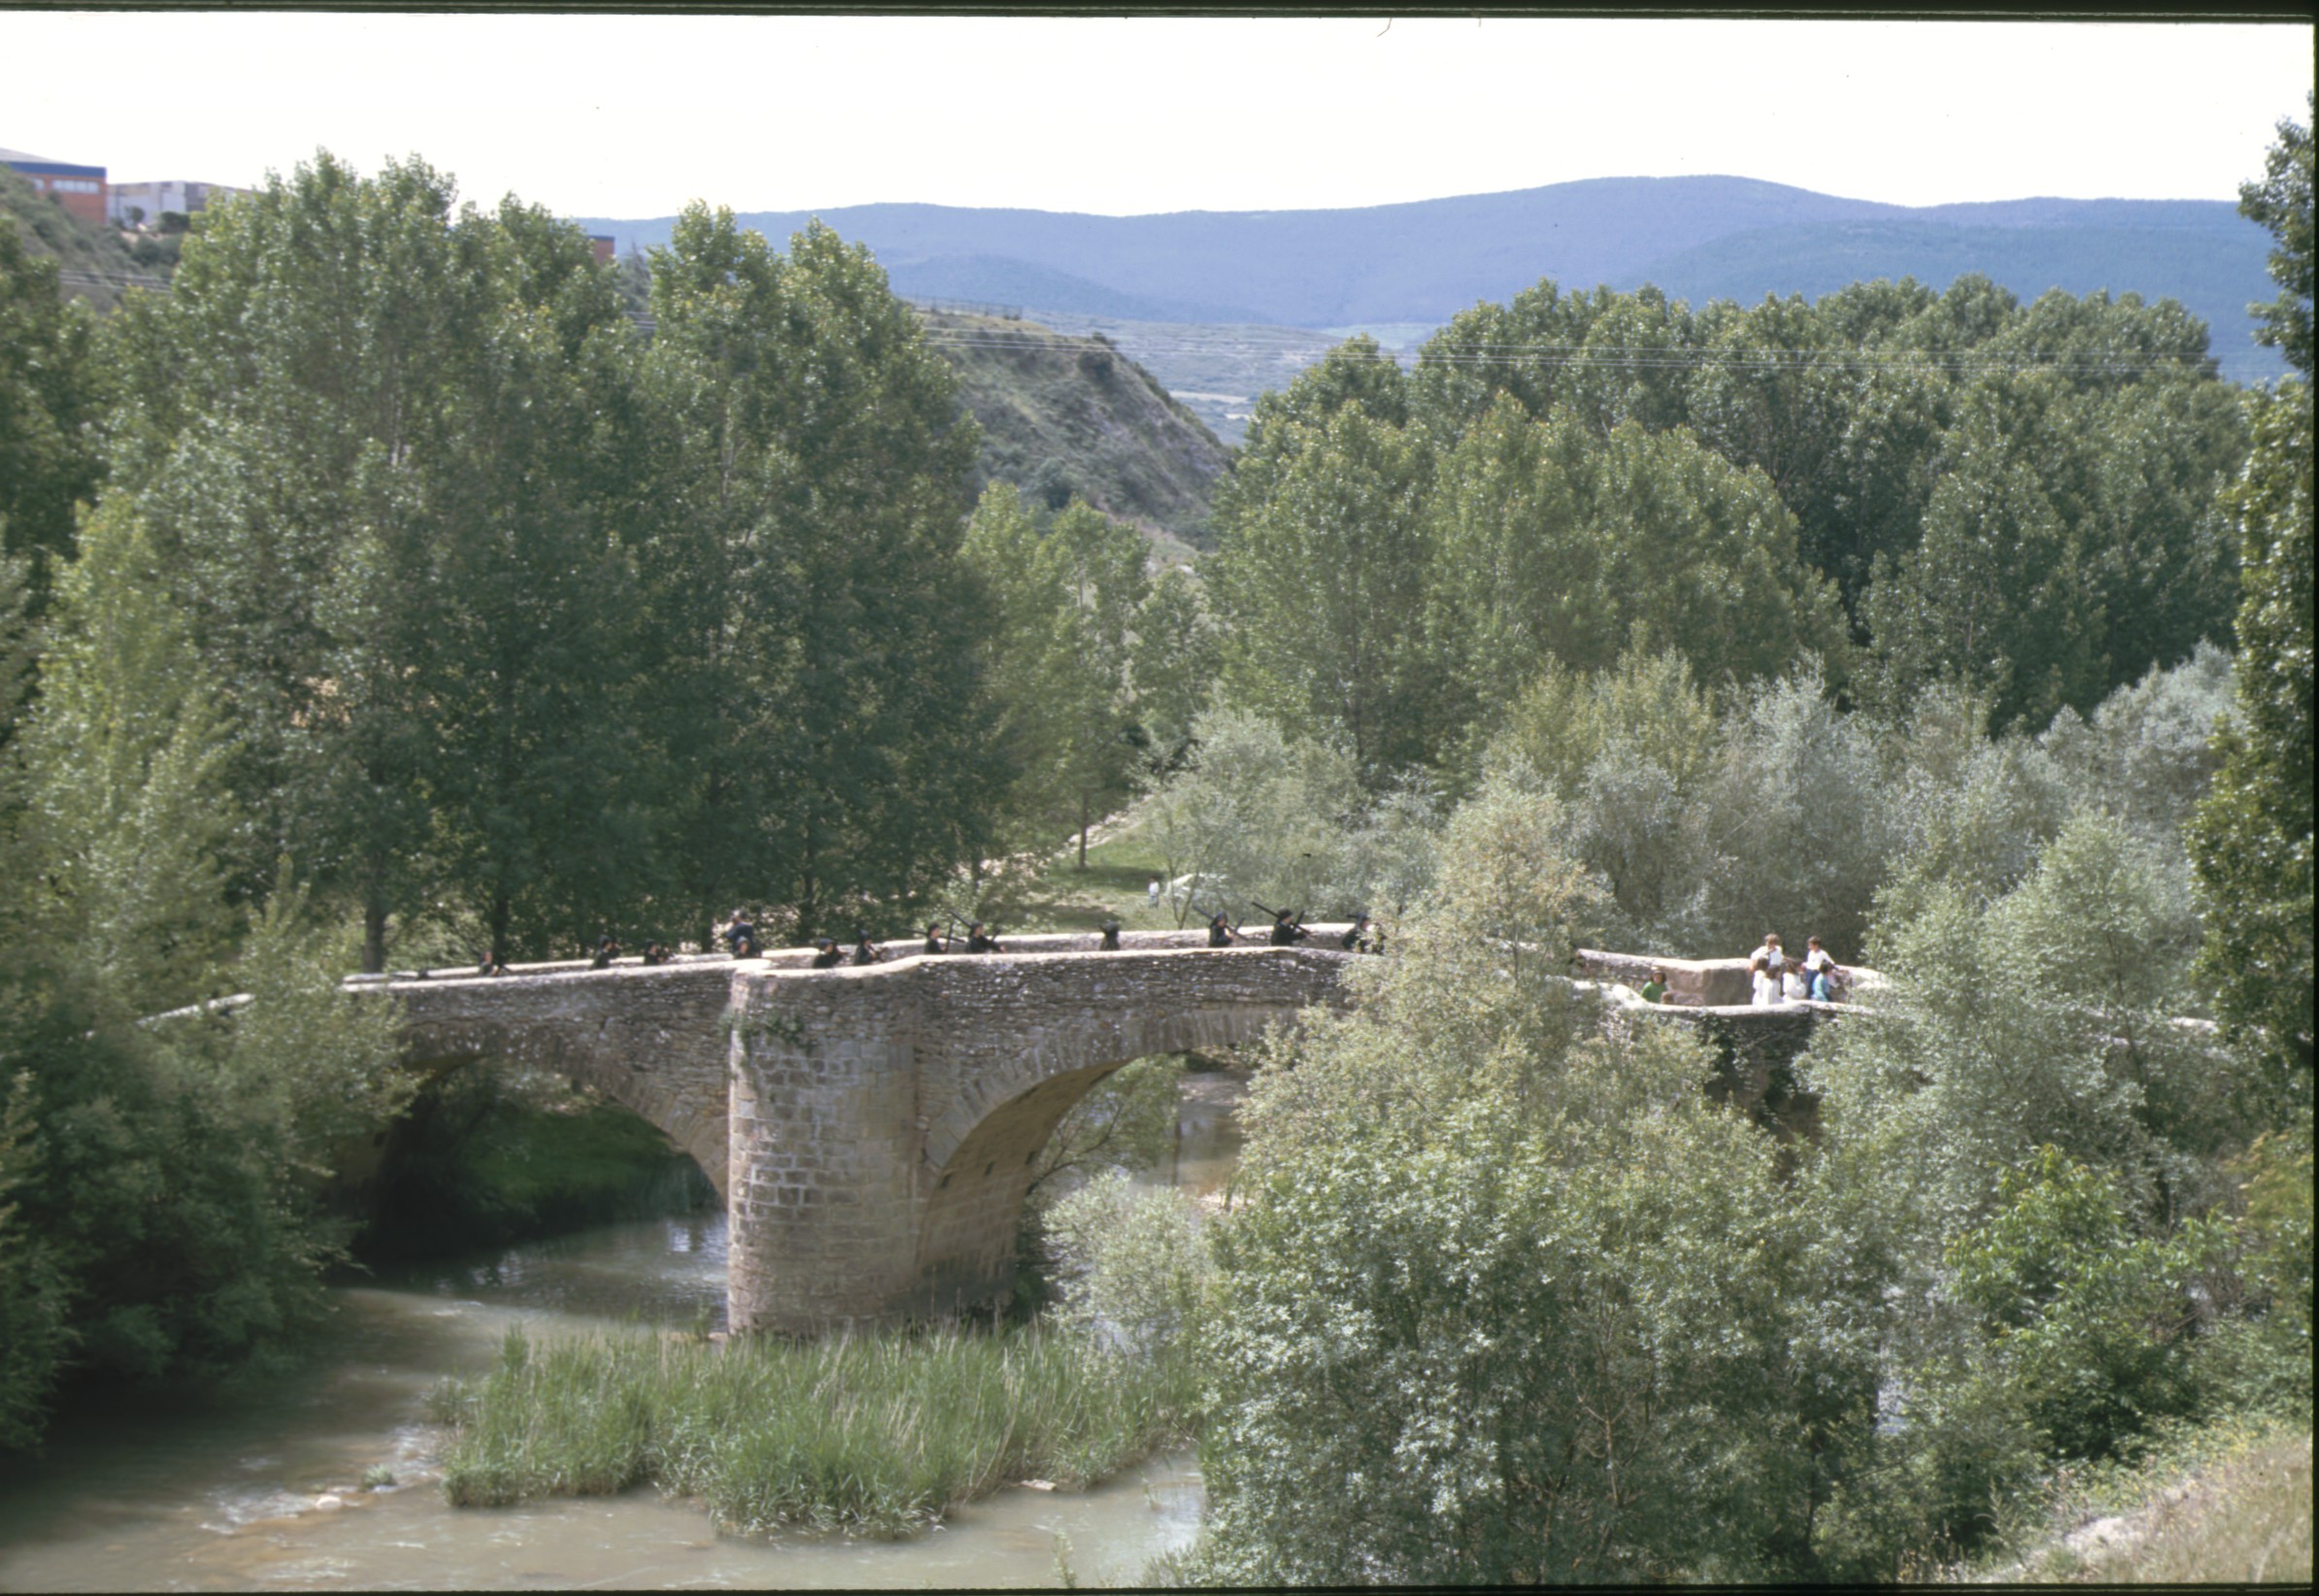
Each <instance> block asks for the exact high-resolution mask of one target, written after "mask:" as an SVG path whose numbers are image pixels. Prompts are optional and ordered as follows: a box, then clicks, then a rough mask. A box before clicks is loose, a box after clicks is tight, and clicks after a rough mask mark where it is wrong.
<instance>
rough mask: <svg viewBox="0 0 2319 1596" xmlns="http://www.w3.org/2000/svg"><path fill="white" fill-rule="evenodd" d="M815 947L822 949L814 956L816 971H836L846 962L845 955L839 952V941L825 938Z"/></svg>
mask: <svg viewBox="0 0 2319 1596" xmlns="http://www.w3.org/2000/svg"><path fill="white" fill-rule="evenodd" d="M814 946H815V947H816V948H820V949H821V951H820V952H818V953H816V954H815V955H814V956H813V967H814V968H815V969H816V970H834V969H836V968H837V967H838V966H839V965H841V964H843V963H844V962H845V960H846V956H845V954H843V953H841V952H839V951H838V950H837V939H836V938H834V937H823V939H822V940H821V941H820V942H817V943H815V944H814Z"/></svg>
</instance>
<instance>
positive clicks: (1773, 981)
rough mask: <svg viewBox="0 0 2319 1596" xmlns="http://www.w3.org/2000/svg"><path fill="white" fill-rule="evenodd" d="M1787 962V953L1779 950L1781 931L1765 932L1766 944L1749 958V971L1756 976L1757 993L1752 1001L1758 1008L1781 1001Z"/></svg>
mask: <svg viewBox="0 0 2319 1596" xmlns="http://www.w3.org/2000/svg"><path fill="white" fill-rule="evenodd" d="M1787 964H1788V958H1787V955H1786V954H1785V953H1782V952H1781V951H1780V950H1779V933H1778V932H1776V931H1766V932H1764V946H1763V947H1761V948H1757V949H1756V950H1755V951H1754V952H1753V953H1750V954H1749V955H1748V958H1747V968H1748V972H1749V974H1750V975H1752V976H1753V977H1754V978H1755V993H1754V996H1753V998H1752V1000H1751V1001H1752V1002H1753V1003H1754V1004H1755V1006H1756V1007H1757V1008H1759V1009H1763V1008H1768V1007H1769V1006H1770V1005H1772V1004H1774V1003H1777V1002H1778V1001H1779V980H1780V975H1781V973H1782V972H1783V971H1784V970H1785V969H1786V968H1787Z"/></svg>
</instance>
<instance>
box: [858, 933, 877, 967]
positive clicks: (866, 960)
mask: <svg viewBox="0 0 2319 1596" xmlns="http://www.w3.org/2000/svg"><path fill="white" fill-rule="evenodd" d="M854 962H855V963H856V964H875V963H877V962H878V945H877V944H876V943H874V942H872V941H870V934H869V933H868V932H867V931H857V932H855V933H854Z"/></svg>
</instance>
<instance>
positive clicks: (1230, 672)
mask: <svg viewBox="0 0 2319 1596" xmlns="http://www.w3.org/2000/svg"><path fill="white" fill-rule="evenodd" d="M1264 447H1265V449H1267V450H1268V451H1269V452H1268V454H1267V455H1266V456H1265V459H1266V465H1265V472H1266V473H1267V474H1266V475H1263V476H1260V477H1257V478H1254V479H1252V480H1251V481H1249V482H1242V481H1241V479H1240V477H1239V475H1238V472H1237V469H1235V474H1234V479H1233V483H1234V485H1233V486H1232V488H1231V490H1230V492H1229V493H1228V494H1227V495H1224V496H1223V502H1222V503H1221V504H1220V506H1219V509H1218V512H1217V524H1218V527H1219V537H1220V543H1219V547H1218V549H1217V552H1216V554H1215V556H1214V557H1213V558H1212V559H1211V560H1210V561H1209V562H1208V564H1207V566H1206V567H1205V568H1204V572H1203V574H1204V575H1206V576H1207V578H1208V580H1209V582H1210V584H1211V591H1212V592H1213V593H1214V595H1215V600H1216V608H1217V613H1218V615H1219V617H1220V618H1221V619H1222V621H1223V623H1224V629H1225V659H1224V677H1223V682H1222V688H1223V696H1224V699H1225V701H1226V702H1227V703H1231V704H1233V705H1236V706H1241V707H1245V708H1248V709H1251V710H1254V711H1256V712H1258V713H1259V714H1261V715H1269V716H1272V717H1274V718H1276V719H1278V720H1279V721H1280V722H1281V723H1282V724H1283V725H1284V726H1285V727H1288V728H1291V729H1293V730H1294V731H1296V732H1299V733H1302V734H1306V735H1313V736H1341V737H1343V738H1344V739H1345V740H1346V742H1347V743H1349V744H1350V745H1351V748H1352V750H1353V756H1354V758H1355V760H1356V761H1357V762H1358V763H1359V765H1360V766H1361V770H1362V772H1363V775H1364V777H1366V778H1367V779H1370V780H1375V779H1376V778H1377V777H1378V776H1380V775H1381V774H1382V773H1385V772H1389V771H1393V770H1396V769H1400V768H1405V767H1407V766H1411V765H1416V764H1421V763H1424V762H1426V761H1428V759H1430V758H1431V757H1433V755H1434V754H1435V753H1436V751H1437V749H1438V747H1439V745H1440V743H1441V741H1442V737H1443V733H1444V732H1445V731H1446V730H1447V729H1449V728H1448V726H1447V725H1446V724H1445V721H1446V716H1445V715H1444V714H1443V704H1442V694H1443V689H1444V685H1445V683H1444V682H1443V680H1442V670H1441V664H1442V661H1441V658H1440V653H1439V650H1438V647H1437V644H1436V641H1435V640H1434V638H1433V637H1432V636H1431V635H1429V630H1428V615H1427V590H1428V585H1429V582H1430V577H1431V567H1432V561H1433V549H1432V544H1431V539H1430V537H1429V535H1428V528H1427V525H1426V519H1425V515H1424V505H1425V492H1426V478H1427V475H1428V467H1429V464H1430V456H1429V451H1428V448H1427V446H1426V443H1425V440H1424V438H1423V436H1422V435H1419V434H1413V433H1410V432H1408V431H1405V430H1404V429H1403V428H1401V427H1400V426H1398V425H1396V424H1395V423H1394V422H1393V421H1392V420H1391V419H1389V418H1386V417H1381V416H1373V415H1371V414H1370V412H1369V411H1368V409H1367V408H1366V407H1365V406H1364V405H1362V404H1361V402H1359V401H1358V400H1349V401H1347V402H1345V403H1344V404H1343V405H1342V407H1341V408H1339V409H1337V410H1335V411H1334V412H1333V414H1329V415H1328V416H1326V417H1325V418H1317V419H1315V420H1312V421H1309V422H1308V421H1305V420H1302V419H1295V420H1288V421H1284V422H1281V423H1279V424H1277V425H1275V426H1274V427H1272V428H1271V429H1270V430H1268V431H1267V432H1266V434H1265V437H1264Z"/></svg>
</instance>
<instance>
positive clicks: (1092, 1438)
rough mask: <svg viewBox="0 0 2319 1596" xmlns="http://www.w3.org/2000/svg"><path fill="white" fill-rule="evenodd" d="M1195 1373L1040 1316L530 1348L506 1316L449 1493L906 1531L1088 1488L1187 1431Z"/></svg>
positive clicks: (500, 1502) (768, 1528)
mask: <svg viewBox="0 0 2319 1596" xmlns="http://www.w3.org/2000/svg"><path fill="white" fill-rule="evenodd" d="M1196 1392H1197V1376H1196V1372H1195V1371H1194V1369H1193V1366H1192V1362H1191V1359H1190V1357H1189V1355H1188V1354H1187V1353H1186V1352H1184V1351H1183V1350H1181V1349H1169V1350H1166V1351H1162V1352H1159V1353H1157V1354H1154V1355H1150V1356H1138V1357H1129V1356H1126V1355H1122V1354H1120V1353H1117V1352H1113V1351H1110V1350H1106V1349H1104V1348H1102V1347H1096V1346H1095V1345H1093V1344H1092V1341H1091V1340H1090V1339H1088V1338H1086V1337H1082V1336H1079V1335H1075V1334H1071V1333H1067V1332H1062V1331H1058V1330H1054V1329H1049V1328H1043V1327H1039V1326H1033V1327H1031V1328H1029V1329H1026V1330H1001V1331H998V1332H994V1333H976V1332H968V1331H962V1330H959V1329H957V1328H943V1329H938V1330H932V1331H928V1332H925V1333H923V1334H910V1333H905V1332H898V1331H897V1332H891V1333H887V1334H881V1335H871V1336H860V1337H853V1336H843V1337H834V1338H830V1339H827V1340H823V1341H820V1342H815V1343H806V1344H800V1343H792V1342H788V1341H783V1340H777V1339H775V1338H772V1337H752V1338H748V1339H746V1340H742V1341H735V1342H726V1341H723V1340H721V1339H709V1338H694V1337H671V1336H668V1335H665V1334H663V1335H654V1334H650V1333H646V1332H635V1333H630V1334H624V1335H617V1336H588V1337H582V1338H576V1339H566V1340H556V1341H551V1342H545V1343H540V1344H536V1345H535V1344H534V1343H533V1342H532V1341H531V1340H530V1339H529V1338H528V1337H526V1336H525V1335H524V1334H523V1333H522V1332H521V1330H520V1329H511V1330H510V1331H509V1332H508V1336H507V1340H506V1342H505V1344H504V1346H503V1347H502V1348H501V1353H500V1357H499V1359H498V1362H497V1364H496V1366H495V1367H494V1368H493V1369H492V1370H491V1371H490V1373H489V1374H487V1375H486V1376H484V1377H483V1378H481V1379H480V1380H472V1379H471V1380H448V1381H446V1382H444V1384H443V1385H442V1386H441V1387H439V1388H438V1390H437V1391H436V1393H435V1395H434V1397H433V1398H432V1400H431V1402H430V1411H431V1416H433V1417H434V1418H436V1419H437V1420H438V1421H440V1422H443V1423H445V1424H449V1425H451V1426H453V1427H454V1431H455V1434H454V1439H453V1441H452V1442H451V1444H450V1446H448V1447H447V1448H446V1449H445V1452H444V1458H443V1470H442V1479H443V1489H444V1493H445V1495H446V1496H447V1497H448V1499H449V1500H450V1501H451V1502H452V1503H453V1504H454V1505H455V1506H461V1507H497V1506H505V1505H509V1504H513V1503H518V1502H526V1501H536V1500H540V1499H544V1498H551V1497H557V1496H610V1495H615V1494H618V1493H619V1492H621V1491H623V1490H626V1489H628V1488H629V1487H631V1486H633V1485H638V1484H646V1483H649V1484H653V1485H656V1486H657V1487H658V1488H659V1489H660V1490H661V1492H662V1493H664V1494H666V1495H671V1496H681V1497H686V1498H690V1499H692V1500H695V1501H697V1502H699V1503H700V1504H701V1505H702V1506H703V1507H705V1508H706V1509H707V1510H708V1513H709V1515H710V1517H711V1518H712V1520H713V1521H714V1522H715V1523H716V1525H717V1527H718V1528H719V1529H721V1530H724V1531H727V1532H730V1533H734V1534H742V1535H766V1534H771V1533H773V1532H775V1531H779V1530H785V1529H810V1530H818V1531H830V1530H835V1531H841V1532H843V1533H845V1534H848V1535H857V1536H868V1537H877V1538H886V1539H892V1538H897V1537H901V1536H906V1535H910V1534H913V1533H915V1532H917V1531H919V1530H922V1529H925V1528H927V1527H930V1526H932V1525H934V1524H938V1523H940V1522H941V1521H942V1519H943V1518H944V1517H945V1516H946V1515H947V1514H948V1513H950V1512H951V1511H952V1510H953V1509H954V1508H956V1507H958V1505H959V1504H961V1503H964V1502H969V1501H973V1500H975V1499H977V1498H980V1497H984V1496H988V1495H990V1494H991V1492H993V1491H995V1490H997V1489H998V1488H999V1487H1001V1486H1002V1485H1006V1484H1009V1483H1014V1482H1019V1481H1029V1480H1037V1481H1041V1482H1044V1483H1048V1484H1051V1485H1056V1486H1061V1487H1064V1488H1078V1487H1081V1486H1084V1485H1086V1484H1088V1483H1090V1482H1091V1481H1093V1480H1100V1479H1103V1478H1105V1477H1107V1476H1110V1475H1112V1474H1115V1473H1117V1472H1118V1471H1120V1470H1122V1469H1124V1468H1126V1467H1127V1466H1128V1465H1130V1464H1132V1463H1134V1462H1137V1461H1138V1460H1140V1459H1142V1458H1144V1457H1147V1456H1149V1455H1151V1454H1152V1453H1154V1452H1156V1451H1158V1450H1159V1449H1161V1448H1163V1447H1165V1446H1170V1445H1174V1444H1180V1443H1182V1442H1185V1441H1187V1440H1189V1439H1190V1420H1191V1414H1192V1413H1193V1403H1194V1401H1195V1399H1196Z"/></svg>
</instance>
